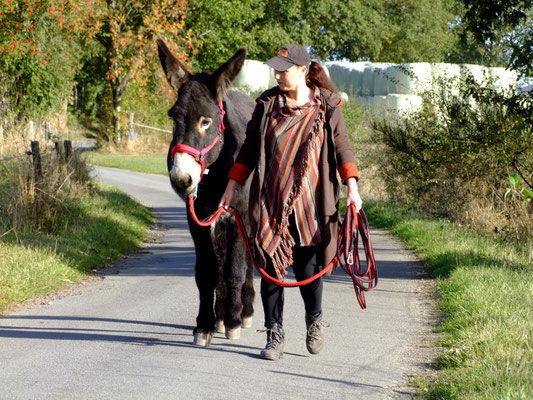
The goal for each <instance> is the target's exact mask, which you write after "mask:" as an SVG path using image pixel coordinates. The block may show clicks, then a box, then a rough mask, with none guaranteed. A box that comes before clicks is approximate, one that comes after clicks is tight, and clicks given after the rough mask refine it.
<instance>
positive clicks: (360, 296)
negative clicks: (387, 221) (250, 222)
mask: <svg viewBox="0 0 533 400" xmlns="http://www.w3.org/2000/svg"><path fill="white" fill-rule="evenodd" d="M188 201H189V212H190V213H191V218H192V219H193V221H194V222H196V223H197V224H198V225H200V226H210V225H212V224H213V223H214V222H215V221H216V220H217V219H218V217H220V215H221V214H223V213H224V212H230V213H232V214H233V216H234V217H235V221H236V222H237V227H238V228H239V232H240V234H241V237H242V240H243V242H244V246H245V247H246V250H247V251H248V254H249V255H250V258H251V259H252V263H253V264H254V267H255V269H257V271H258V272H259V274H260V275H261V276H262V277H263V278H264V279H266V280H267V281H268V282H270V283H271V284H274V285H278V286H285V287H296V286H303V285H307V284H308V283H311V282H313V281H314V280H316V279H318V278H320V277H321V276H323V275H325V274H326V273H327V272H328V271H329V270H330V269H331V268H332V267H333V266H334V265H335V264H336V263H337V262H338V263H339V264H340V265H341V267H342V269H343V270H344V271H345V272H346V273H347V274H348V275H350V277H351V278H352V282H353V286H354V289H355V295H356V297H357V301H358V302H359V305H360V306H361V308H362V309H365V308H366V301H365V295H364V292H368V291H370V290H372V289H374V288H375V287H376V285H377V283H378V275H377V269H376V261H375V260H374V252H373V250H372V245H371V243H370V234H369V231H368V221H367V219H366V216H365V213H364V212H363V210H361V211H359V213H357V210H356V208H355V204H350V205H349V206H348V207H347V210H346V217H345V218H344V222H343V223H342V226H341V231H340V233H339V237H338V239H337V243H338V244H337V254H336V255H335V257H334V258H333V259H332V260H331V261H330V262H329V264H328V265H327V266H326V267H325V268H324V269H322V271H320V272H319V273H317V274H316V275H313V276H312V277H310V278H307V279H304V280H302V281H299V282H284V281H281V280H279V279H277V278H274V277H273V276H270V275H269V274H268V273H267V272H266V270H265V269H264V268H263V267H262V266H261V265H259V263H257V262H256V260H255V259H254V256H253V254H252V249H251V246H250V242H249V241H248V234H247V232H246V227H245V226H244V223H243V221H242V218H241V216H240V214H239V212H238V211H237V210H236V209H235V208H233V207H229V208H228V209H227V210H226V209H225V208H224V207H220V208H219V209H218V210H217V211H215V212H214V213H213V214H211V215H210V216H209V217H207V218H205V219H203V220H200V219H198V217H197V216H196V213H195V211H194V196H193V195H190V196H189V199H188ZM356 215H357V217H356ZM359 235H360V236H361V241H362V242H363V247H364V250H365V256H366V260H367V263H366V264H367V268H366V271H363V270H362V268H361V263H360V260H359V252H358V247H359V246H358V244H359ZM342 260H344V261H345V263H344V264H343V263H342Z"/></svg>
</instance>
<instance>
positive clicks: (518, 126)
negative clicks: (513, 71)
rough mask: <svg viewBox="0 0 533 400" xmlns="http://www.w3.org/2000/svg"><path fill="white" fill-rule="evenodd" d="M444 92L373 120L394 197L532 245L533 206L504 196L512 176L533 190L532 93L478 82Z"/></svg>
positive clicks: (466, 82) (521, 198) (385, 175)
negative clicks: (402, 113) (405, 111)
mask: <svg viewBox="0 0 533 400" xmlns="http://www.w3.org/2000/svg"><path fill="white" fill-rule="evenodd" d="M452 85H454V86H453V87H455V90H456V94H455V95H452V94H450V93H453V91H452V90H450V86H452ZM443 87H444V89H443V91H442V92H441V93H433V94H429V93H428V94H426V95H425V101H424V105H423V107H422V109H421V110H420V111H418V112H415V113H411V114H409V116H406V117H403V118H400V117H398V118H390V119H387V120H385V119H382V120H375V121H374V122H373V124H372V125H373V129H374V131H375V140H377V141H378V142H380V143H382V144H383V145H384V153H382V154H383V159H382V160H381V163H380V164H381V168H380V174H381V176H382V177H383V178H384V180H385V182H386V185H387V190H388V193H389V194H390V196H391V198H393V199H397V200H400V201H405V202H407V203H409V204H411V205H413V206H415V207H417V208H419V209H421V210H424V211H428V212H430V213H433V214H437V215H444V216H447V217H449V218H451V219H452V220H454V221H456V222H459V223H463V224H468V225H471V226H473V227H475V228H476V229H478V230H480V231H483V232H491V231H492V232H494V233H497V234H499V235H500V236H503V237H505V238H513V239H515V240H518V241H531V240H532V238H533V233H532V230H531V227H532V226H533V202H531V201H528V200H527V198H526V197H525V196H518V195H514V196H509V195H508V196H506V197H505V198H504V194H505V193H506V192H507V193H508V194H509V191H508V189H509V188H510V187H511V184H510V181H509V176H511V175H512V174H516V175H514V176H515V180H514V181H516V180H517V179H519V181H520V182H521V183H520V185H521V186H520V188H522V189H523V190H522V193H523V192H524V190H526V192H525V193H529V192H527V191H530V190H532V189H533V187H532V184H533V95H532V94H531V93H516V92H513V91H507V92H502V91H499V90H496V89H494V88H491V87H490V85H483V84H479V83H476V82H475V81H474V80H473V79H472V78H471V77H470V78H467V79H465V80H464V81H463V82H461V83H460V84H459V85H458V84H457V82H449V81H448V82H444V85H443ZM514 181H513V180H511V183H512V182H514ZM517 187H518V183H517ZM512 193H515V194H516V190H515V191H512Z"/></svg>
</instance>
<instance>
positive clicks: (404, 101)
mask: <svg viewBox="0 0 533 400" xmlns="http://www.w3.org/2000/svg"><path fill="white" fill-rule="evenodd" d="M421 108H422V97H420V96H418V95H416V94H389V95H387V109H388V110H392V111H395V112H397V113H398V114H399V115H406V114H409V113H411V112H415V111H419V110H420V109H421Z"/></svg>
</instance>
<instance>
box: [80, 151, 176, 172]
mask: <svg viewBox="0 0 533 400" xmlns="http://www.w3.org/2000/svg"><path fill="white" fill-rule="evenodd" d="M85 159H86V160H87V162H88V163H91V164H96V165H101V166H103V167H112V168H122V169H128V170H130V171H137V172H145V173H148V174H159V175H167V174H168V172H167V157H166V155H132V154H112V153H99V152H95V151H91V152H87V153H85Z"/></svg>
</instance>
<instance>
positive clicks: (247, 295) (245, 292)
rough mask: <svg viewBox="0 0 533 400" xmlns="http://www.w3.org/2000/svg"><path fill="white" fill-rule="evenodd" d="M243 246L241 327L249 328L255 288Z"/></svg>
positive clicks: (251, 266)
mask: <svg viewBox="0 0 533 400" xmlns="http://www.w3.org/2000/svg"><path fill="white" fill-rule="evenodd" d="M242 247H243V251H244V252H245V254H244V257H243V259H244V260H245V261H246V262H245V263H244V264H243V268H246V280H245V281H244V284H243V285H242V292H241V299H242V313H241V317H242V327H243V328H251V327H252V322H253V317H252V316H253V313H254V299H255V290H254V267H253V264H252V260H251V259H250V256H249V255H248V253H247V251H246V248H245V247H244V245H243V246H242Z"/></svg>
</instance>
